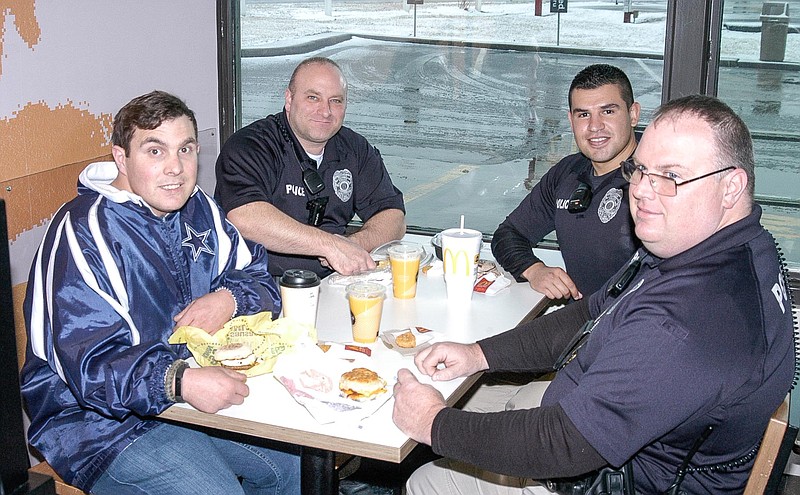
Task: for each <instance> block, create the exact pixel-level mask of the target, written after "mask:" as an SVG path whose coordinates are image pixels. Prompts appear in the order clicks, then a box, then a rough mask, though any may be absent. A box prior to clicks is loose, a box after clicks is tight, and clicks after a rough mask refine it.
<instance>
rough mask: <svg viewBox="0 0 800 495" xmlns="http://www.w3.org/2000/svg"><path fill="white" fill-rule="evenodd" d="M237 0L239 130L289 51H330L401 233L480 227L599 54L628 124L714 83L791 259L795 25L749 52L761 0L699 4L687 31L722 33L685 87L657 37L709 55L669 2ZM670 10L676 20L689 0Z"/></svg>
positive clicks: (527, 181)
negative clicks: (733, 114) (397, 212)
mask: <svg viewBox="0 0 800 495" xmlns="http://www.w3.org/2000/svg"><path fill="white" fill-rule="evenodd" d="M240 1H241V4H237V5H233V6H232V11H234V12H235V11H236V10H237V7H238V8H239V9H240V12H239V14H240V16H237V17H235V18H236V19H238V20H239V21H240V36H241V43H240V46H238V47H237V48H240V49H241V60H240V76H241V77H240V79H239V84H240V85H241V93H240V95H241V98H240V99H233V100H232V101H237V102H240V104H241V112H240V114H239V115H237V118H239V119H240V124H242V125H246V124H248V123H250V122H252V121H253V120H256V119H258V118H261V117H263V116H265V115H268V114H271V113H276V112H279V111H280V110H281V109H282V107H283V91H284V89H285V87H286V84H287V82H288V77H289V74H290V73H291V70H292V69H293V68H294V66H295V65H296V64H297V63H298V62H299V61H300V60H302V59H303V58H306V57H308V56H311V55H323V56H329V57H331V58H333V59H334V60H336V61H337V62H338V63H340V65H342V67H343V68H344V70H345V72H346V75H347V78H348V83H349V95H348V98H349V102H348V110H347V117H346V119H345V125H347V126H349V127H351V128H353V129H354V130H356V131H357V132H359V133H361V134H363V135H364V136H366V137H367V138H368V139H369V141H370V142H371V143H372V144H373V145H375V146H376V147H377V148H378V149H380V151H381V153H382V155H383V157H384V160H385V162H386V164H387V167H388V169H389V171H390V173H391V175H392V178H393V180H394V181H395V184H396V185H397V186H398V187H399V188H400V189H401V190H402V191H403V192H404V195H405V198H406V202H407V210H408V215H407V222H408V224H409V225H410V226H411V228H412V229H420V230H423V231H438V230H441V229H443V228H446V227H450V226H453V225H456V223H457V222H458V220H459V216H460V215H461V214H463V215H465V218H466V224H467V225H468V226H470V227H473V228H476V229H479V230H481V231H483V232H484V233H487V234H490V233H492V232H493V231H494V229H495V228H496V227H497V225H498V224H499V223H500V222H501V221H502V220H503V219H504V218H505V215H506V214H508V213H509V212H510V211H511V210H513V209H514V208H515V207H516V205H517V204H518V203H519V202H520V201H521V200H522V198H523V197H524V196H525V194H527V192H528V190H529V189H530V187H532V185H533V184H535V182H536V181H537V180H538V179H539V178H540V177H541V176H542V174H543V173H544V172H545V171H546V170H547V169H548V168H549V167H550V166H552V165H553V164H555V163H556V162H557V161H558V160H559V159H561V158H562V157H564V156H565V155H567V154H569V153H572V152H575V151H577V150H576V149H575V145H574V142H573V139H572V133H571V130H570V126H569V122H568V120H567V118H566V117H567V89H568V86H569V83H570V81H571V79H572V77H573V76H574V75H575V74H576V73H577V72H578V71H579V70H580V69H581V68H583V67H585V66H586V65H589V64H591V63H597V62H606V63H611V64H614V65H618V66H619V67H621V68H622V69H623V70H625V71H626V73H627V74H628V76H629V77H630V79H631V81H632V83H633V87H634V93H635V97H636V99H637V101H639V102H640V103H641V104H642V109H643V111H642V118H641V124H642V125H646V124H647V123H648V122H649V120H650V117H651V115H652V112H653V110H654V109H655V108H656V107H657V106H658V105H659V104H660V103H661V101H662V98H663V97H665V95H670V96H672V95H675V94H676V93H675V91H672V92H671V90H674V89H676V88H681V89H683V88H685V87H689V88H690V92H700V91H706V92H709V93H713V92H714V90H715V84H717V83H718V87H719V95H720V97H721V98H722V99H724V100H725V101H726V102H727V103H728V104H729V105H731V106H732V107H733V108H734V109H735V110H736V111H737V112H739V113H740V115H742V117H743V118H744V119H745V121H746V122H747V124H748V126H750V128H751V130H752V132H753V136H754V138H755V144H756V156H757V172H756V173H757V190H756V193H757V195H758V198H757V199H758V200H759V201H760V202H761V203H762V205H763V207H764V210H765V215H764V223H765V225H766V226H767V227H768V228H769V229H770V230H771V231H772V232H773V234H774V235H775V236H776V237H777V238H778V239H779V241H780V243H781V245H782V247H783V251H784V253H785V254H786V256H787V259H788V261H789V263H790V265H791V266H792V267H793V268H795V269H796V268H798V267H800V243H798V241H797V238H798V236H800V221H798V220H797V218H799V217H800V215H798V207H800V197H799V196H798V195H799V194H800V193H798V191H800V174H798V170H797V165H796V163H795V161H794V160H792V158H793V157H794V156H796V155H797V154H798V152H800V149H799V148H800V138H797V136H796V133H795V135H794V136H793V135H792V132H790V130H791V131H793V130H795V129H797V128H798V125H797V123H798V122H797V120H798V119H800V111H798V108H797V106H798V104H797V103H796V102H795V101H800V99H798V98H797V97H796V95H797V94H798V92H800V85H799V84H798V82H800V76H797V73H798V68H799V66H798V63H800V55H798V49H800V34H794V33H790V34H788V35H787V36H786V46H785V50H786V54H785V59H784V62H770V63H765V62H762V61H759V52H760V47H761V33H759V32H748V31H737V30H736V27H737V23H738V24H739V25H743V26H749V27H750V28H751V29H752V27H753V26H754V25H759V22H760V21H759V15H760V13H761V12H760V9H761V2H748V1H737V2H730V4H731V7H730V8H726V9H725V10H724V11H722V12H720V13H718V14H716V15H715V14H714V13H713V12H712V13H711V14H708V13H704V15H708V16H709V17H708V18H707V22H706V23H705V24H706V26H705V28H704V29H703V30H702V32H701V33H700V35H702V36H708V35H707V34H706V33H707V32H708V31H709V30H711V31H712V35H714V32H713V31H714V30H713V29H712V28H713V27H717V28H718V29H720V30H722V43H721V49H720V52H721V53H720V56H719V57H717V56H715V55H713V54H712V57H711V58H712V59H713V60H712V62H713V63H712V64H711V66H710V72H711V74H710V76H709V80H710V81H712V84H709V85H707V86H702V84H701V83H705V81H702V82H701V83H697V82H695V80H696V79H698V74H696V72H698V70H694V68H692V67H690V70H689V72H688V73H687V72H686V70H685V69H684V71H683V73H681V72H680V70H678V71H677V72H676V74H677V75H673V74H672V73H670V74H669V75H668V77H667V78H666V80H667V81H668V82H667V83H666V84H668V86H667V87H663V88H662V84H663V83H662V81H664V80H665V78H664V76H663V73H664V66H665V63H664V61H663V56H664V53H665V33H670V36H666V38H667V40H666V44H667V50H669V45H670V43H674V45H679V46H678V50H679V51H680V50H683V52H680V53H679V55H680V56H676V57H675V59H674V60H678V62H674V60H673V59H670V64H675V65H677V64H681V63H683V64H684V65H686V64H685V62H683V61H682V59H692V58H693V59H696V60H698V61H699V62H698V63H700V64H705V63H706V60H707V59H708V58H709V57H707V56H705V54H703V53H700V48H695V47H703V46H705V45H707V43H705V42H704V41H703V40H702V39H700V40H698V39H697V36H698V34H696V33H694V32H690V31H688V30H689V27H688V26H692V29H696V23H694V24H695V26H693V25H692V23H686V22H681V21H680V20H678V21H675V19H674V17H673V19H672V20H671V21H670V13H669V9H676V8H677V7H676V6H675V4H673V3H671V2H669V3H668V2H667V1H646V2H645V1H644V0H642V1H636V0H633V1H632V2H631V1H630V0H614V1H612V0H607V1H604V2H580V1H578V0H575V1H573V2H570V3H569V4H568V11H567V13H562V14H555V13H553V14H551V13H550V12H549V7H550V3H549V2H543V5H542V7H543V15H541V16H536V15H535V3H531V2H530V1H517V0H493V1H485V0H484V1H481V0H452V1H449V0H441V1H432V0H428V1H427V2H424V3H421V4H416V5H410V4H408V3H403V2H401V0H395V1H393V2H382V1H374V0H346V1H339V0H335V1H332V0H328V2H326V3H318V2H305V1H299V0H298V1H295V2H292V1H286V2H276V1H274V0H240ZM751 4H752V5H751ZM682 5H683V6H682V7H681V9H683V11H682V12H681V13H682V15H695V14H694V11H693V12H687V10H691V9H703V8H704V6H703V4H697V5H694V4H693V5H692V6H691V7H688V6H686V4H682ZM714 5H716V3H714ZM705 6H706V7H709V10H710V8H711V6H712V1H711V0H708V1H707V2H706V3H705ZM626 8H628V13H626V12H625V9H626ZM626 21H628V22H626ZM668 23H669V24H668ZM701 27H702V26H701ZM778 37H780V33H778ZM779 41H780V40H778V41H775V40H771V41H770V43H772V44H776V43H777V45H780V43H779ZM687 47H689V48H688V49H690V50H692V51H694V52H697V53H689V52H686V51H685V50H686V49H687ZM232 52H235V50H232ZM717 66H719V72H718V73H717V72H716V68H717ZM669 70H670V71H672V70H673V67H672V66H670V67H669ZM703 77H706V75H705V74H704V75H703ZM234 86H235V85H234ZM709 88H710V89H709ZM223 113H224V112H223ZM224 129H225V128H224V127H223V130H224ZM225 137H226V134H225V132H223V139H224V138H225ZM790 157H792V158H790Z"/></svg>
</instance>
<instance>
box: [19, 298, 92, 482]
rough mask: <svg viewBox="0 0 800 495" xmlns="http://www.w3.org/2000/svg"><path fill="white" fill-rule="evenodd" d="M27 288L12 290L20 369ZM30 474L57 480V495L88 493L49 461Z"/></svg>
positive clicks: (36, 467)
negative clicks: (68, 481)
mask: <svg viewBox="0 0 800 495" xmlns="http://www.w3.org/2000/svg"><path fill="white" fill-rule="evenodd" d="M26 286H27V284H20V285H17V286H16V287H14V288H13V290H12V295H13V301H14V303H13V306H14V322H15V325H14V326H15V331H14V333H15V334H16V340H17V342H16V347H17V362H18V363H19V367H20V369H21V368H22V363H24V362H25V347H26V346H27V344H28V335H27V333H26V332H25V320H24V318H23V317H22V301H23V300H24V298H25V287H26ZM18 371H19V370H18ZM28 472H29V473H36V474H41V475H46V476H50V477H51V478H53V480H55V485H56V486H55V488H56V494H57V495H86V493H85V492H84V491H82V490H81V489H79V488H76V487H74V486H72V485H68V484H67V483H65V482H64V480H63V479H61V477H60V476H59V475H58V474H57V473H56V472H55V471H53V468H52V467H51V466H50V464H48V463H47V461H42V462H40V463H39V464H36V465H35V466H33V467H31V468H30V469H29V470H28Z"/></svg>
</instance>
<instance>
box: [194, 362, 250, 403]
mask: <svg viewBox="0 0 800 495" xmlns="http://www.w3.org/2000/svg"><path fill="white" fill-rule="evenodd" d="M246 381H247V377H246V376H245V375H244V374H242V373H237V372H235V371H232V370H229V369H225V368H222V367H220V366H208V367H205V368H189V369H187V370H186V371H185V372H184V373H183V381H182V382H181V396H182V397H183V400H185V401H186V402H188V403H189V404H191V405H192V406H193V407H194V408H195V409H197V410H198V411H202V412H205V413H212V414H213V413H215V412H217V411H219V410H221V409H225V408H228V407H230V406H232V405H234V404H241V403H242V402H244V398H245V397H247V396H248V395H249V394H250V388H249V387H248V386H247V384H246V383H245V382H246Z"/></svg>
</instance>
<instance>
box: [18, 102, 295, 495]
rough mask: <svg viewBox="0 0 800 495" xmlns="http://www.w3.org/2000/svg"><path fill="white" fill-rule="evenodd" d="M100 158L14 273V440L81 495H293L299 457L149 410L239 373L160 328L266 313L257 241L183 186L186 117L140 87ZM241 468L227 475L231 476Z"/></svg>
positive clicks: (224, 386) (207, 325) (190, 176)
mask: <svg viewBox="0 0 800 495" xmlns="http://www.w3.org/2000/svg"><path fill="white" fill-rule="evenodd" d="M112 144H113V147H112V155H113V157H114V162H105V163H93V164H91V165H89V166H88V167H87V168H86V169H85V170H84V171H83V172H82V173H81V175H80V178H79V184H78V196H77V197H76V198H75V199H73V200H72V201H70V202H68V203H66V204H65V205H64V206H62V207H61V209H59V211H58V212H57V213H56V215H55V217H54V218H53V220H52V222H51V223H50V226H49V227H48V229H47V232H46V234H45V237H44V240H43V242H42V245H41V247H40V248H39V251H38V253H37V255H36V257H35V260H34V263H33V266H32V268H31V273H30V278H29V281H28V290H27V295H26V298H25V305H24V312H25V321H26V325H27V330H28V348H27V357H26V361H25V365H24V367H23V370H22V376H21V382H22V393H23V396H24V398H25V402H26V405H27V410H28V413H29V415H30V418H31V425H30V429H29V430H28V437H29V441H30V443H31V445H33V446H34V447H35V448H36V449H37V450H38V451H39V452H40V453H41V454H42V455H43V456H44V457H45V459H47V461H48V462H49V463H50V464H51V465H52V466H53V468H54V469H55V470H56V472H57V473H58V474H59V475H61V476H62V477H63V478H64V479H65V480H66V481H67V482H68V483H70V484H73V485H76V486H78V487H79V488H81V489H83V490H85V491H87V492H88V491H91V492H92V493H98V494H102V493H108V494H121V493H137V494H141V493H148V494H161V493H163V494H182V493H185V494H187V495H188V494H192V495H195V494H198V493H225V494H230V493H259V494H261V493H264V494H267V493H270V494H273V493H299V489H300V481H299V477H300V474H299V471H300V469H299V456H298V455H297V453H296V452H292V451H291V450H290V447H286V449H285V450H283V451H280V450H273V449H268V448H263V447H259V446H255V445H247V444H241V443H237V442H233V441H228V440H221V439H218V438H213V437H211V436H208V435H206V434H203V433H199V432H196V431H193V430H190V429H186V428H182V427H179V426H175V425H171V424H167V423H163V422H161V421H159V420H158V419H156V418H155V416H156V415H158V414H159V413H161V412H163V411H164V410H165V409H167V408H168V407H170V406H171V405H173V404H174V403H176V402H188V403H189V404H191V405H192V406H194V407H195V408H196V409H198V410H200V411H203V412H208V413H214V412H216V411H219V410H220V409H224V408H226V407H229V406H231V405H233V404H241V403H242V402H243V401H244V400H245V397H247V395H248V387H247V384H246V383H245V380H246V377H245V376H244V375H243V374H240V373H236V372H234V371H230V370H226V369H223V368H221V367H207V368H188V367H187V364H186V361H184V360H185V359H186V358H188V357H189V352H188V350H187V349H186V346H185V345H170V344H168V343H167V339H168V338H169V336H170V334H171V333H172V331H173V329H174V328H177V327H179V326H183V325H192V326H195V327H198V328H202V329H204V330H206V331H208V332H209V333H212V334H213V333H214V332H216V331H217V330H219V329H220V328H221V327H222V326H223V325H224V324H225V322H227V321H228V320H229V319H231V318H232V317H235V316H238V315H247V314H254V313H258V312H262V311H271V312H272V314H273V316H275V317H277V315H278V313H279V312H280V296H279V292H278V290H277V288H276V285H275V283H274V281H273V279H272V277H271V276H270V275H269V273H268V271H267V255H266V252H265V250H264V248H263V247H262V246H260V245H254V246H253V248H252V249H250V248H248V246H247V244H246V243H245V242H244V240H243V239H242V238H241V237H240V236H239V234H238V232H237V231H236V229H235V228H234V227H233V226H232V225H231V224H229V223H228V222H227V221H226V220H225V215H224V213H223V212H222V210H221V209H220V208H219V207H218V206H217V204H216V203H215V202H214V200H213V199H212V198H211V197H210V196H208V195H206V194H205V193H204V192H203V191H202V190H200V188H198V187H197V185H196V181H197V159H198V151H199V147H198V143H197V121H196V120H195V117H194V113H193V112H192V111H191V110H190V109H189V108H188V107H187V106H186V105H185V104H184V103H183V102H182V101H181V100H180V99H178V98H177V97H175V96H173V95H170V94H168V93H164V92H160V91H154V92H152V93H149V94H146V95H143V96H140V97H138V98H135V99H134V100H132V101H131V102H129V103H128V104H127V105H125V106H124V107H123V108H122V109H121V110H120V111H119V113H118V114H117V116H116V118H115V119H114V126H113V135H112ZM240 479H241V482H240V481H239V480H240Z"/></svg>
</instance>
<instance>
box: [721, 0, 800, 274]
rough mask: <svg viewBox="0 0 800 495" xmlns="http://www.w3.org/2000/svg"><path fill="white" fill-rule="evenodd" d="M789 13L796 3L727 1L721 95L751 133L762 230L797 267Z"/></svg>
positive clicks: (799, 177) (799, 67)
mask: <svg viewBox="0 0 800 495" xmlns="http://www.w3.org/2000/svg"><path fill="white" fill-rule="evenodd" d="M792 8H793V9H794V11H792V10H791V9H792ZM786 13H788V14H789V15H788V16H786V15H785V14H786ZM792 13H794V14H796V15H800V1H798V0H793V1H791V2H761V1H758V2H756V1H752V2H747V1H741V0H739V1H734V0H729V1H727V2H725V6H724V14H723V30H722V41H721V43H720V47H721V51H722V57H721V64H720V65H721V67H720V70H719V90H718V95H719V97H720V98H721V99H723V100H725V101H726V102H727V103H728V104H729V105H731V106H732V107H733V109H734V110H736V112H737V113H738V114H739V115H740V116H741V117H742V118H743V119H744V121H745V122H746V123H747V125H748V127H749V128H750V132H751V133H752V135H753V140H754V145H755V155H756V197H757V199H758V201H759V202H760V203H761V205H762V207H763V208H764V224H765V225H766V226H767V228H768V229H769V230H770V232H772V233H773V235H775V237H776V238H778V241H779V242H780V244H781V247H782V248H783V252H784V254H785V256H786V257H787V260H788V261H789V263H790V265H791V266H792V267H793V268H800V165H798V161H797V157H798V155H800V134H798V129H800V34H798V25H796V24H795V23H794V22H793V20H792V16H791V14H792Z"/></svg>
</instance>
